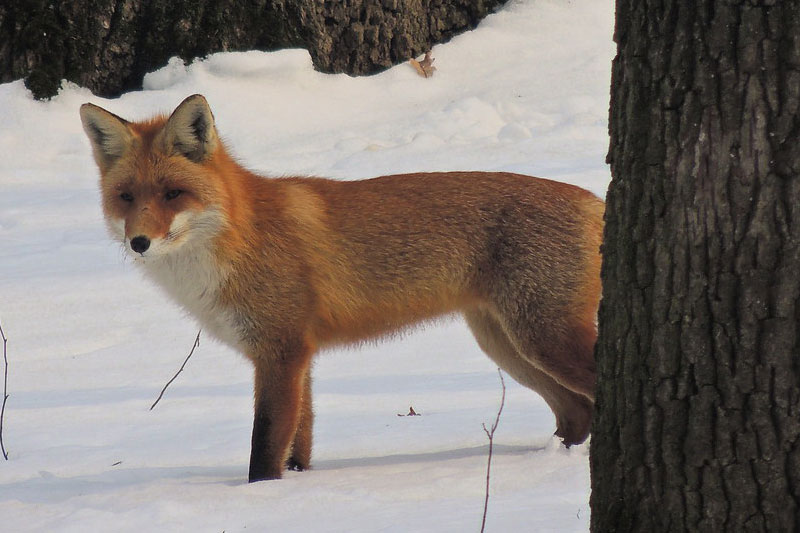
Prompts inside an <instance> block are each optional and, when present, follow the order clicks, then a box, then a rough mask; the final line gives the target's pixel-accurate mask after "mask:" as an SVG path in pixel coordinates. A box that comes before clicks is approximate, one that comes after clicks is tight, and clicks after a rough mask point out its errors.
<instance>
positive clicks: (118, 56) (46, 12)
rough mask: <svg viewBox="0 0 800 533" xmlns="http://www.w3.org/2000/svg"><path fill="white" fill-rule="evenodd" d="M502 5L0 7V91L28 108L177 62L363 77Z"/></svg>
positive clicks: (200, 1) (213, 1) (202, 1)
mask: <svg viewBox="0 0 800 533" xmlns="http://www.w3.org/2000/svg"><path fill="white" fill-rule="evenodd" d="M505 1H506V0H344V1H332V0H70V1H69V2H63V1H53V0H17V1H13V2H2V3H0V82H8V81H12V80H16V79H20V78H25V85H26V86H27V87H28V88H29V89H30V90H31V91H32V92H33V94H34V96H35V97H36V98H48V97H51V96H54V95H55V94H56V93H57V92H58V89H59V87H60V85H61V80H62V79H66V80H69V81H72V82H75V83H77V84H79V85H81V86H84V87H88V88H89V89H91V90H92V92H94V93H95V94H97V95H100V96H106V97H108V96H116V95H119V94H120V93H122V92H124V91H128V90H133V89H137V88H140V87H141V84H142V79H143V77H144V74H145V73H147V72H151V71H153V70H155V69H158V68H160V67H162V66H164V65H165V64H166V63H167V61H168V59H169V58H170V57H173V56H179V57H181V58H182V59H184V60H185V61H187V62H188V61H191V60H192V59H194V58H198V57H204V56H206V55H208V54H211V53H214V52H222V51H234V50H238V51H241V50H275V49H279V48H287V47H302V48H306V49H308V51H309V53H310V54H311V59H312V61H313V63H314V66H315V67H316V68H317V69H318V70H320V71H322V72H330V73H334V72H345V73H347V74H351V75H362V74H372V73H376V72H379V71H381V70H383V69H386V68H388V67H390V66H392V65H394V64H397V63H400V62H403V61H406V60H408V59H410V58H411V57H414V56H418V55H421V54H422V53H423V52H425V51H426V50H429V49H430V48H431V47H432V46H433V45H434V44H436V43H441V42H444V41H447V40H448V39H450V38H451V37H453V36H454V35H457V34H458V33H460V32H463V31H466V30H469V29H472V28H474V27H475V26H476V25H477V24H478V22H479V21H480V20H481V19H482V18H483V17H485V16H486V15H487V14H488V13H490V12H491V10H492V9H494V8H496V7H497V6H498V5H500V4H503V3H504V2H505Z"/></svg>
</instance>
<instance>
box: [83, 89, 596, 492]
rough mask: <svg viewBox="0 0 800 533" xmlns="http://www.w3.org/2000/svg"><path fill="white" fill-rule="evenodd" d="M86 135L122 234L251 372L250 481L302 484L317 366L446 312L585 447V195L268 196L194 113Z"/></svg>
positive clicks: (487, 186)
mask: <svg viewBox="0 0 800 533" xmlns="http://www.w3.org/2000/svg"><path fill="white" fill-rule="evenodd" d="M81 118H82V120H83V123H84V128H85V130H86V132H87V134H88V136H89V138H90V140H91V141H92V148H93V151H94V155H95V159H96V161H97V164H98V167H99V168H100V173H101V190H102V197H103V208H104V212H105V214H106V218H107V220H108V223H109V228H110V229H111V231H112V233H114V234H115V235H116V236H117V237H118V238H120V240H122V241H123V242H124V243H125V246H126V248H128V250H129V251H130V252H131V254H132V255H133V256H134V258H135V260H136V261H137V262H139V263H141V264H142V267H143V268H144V269H145V271H146V272H147V273H148V274H150V275H151V276H152V277H153V278H154V279H155V280H156V281H157V282H158V283H160V284H161V285H162V286H163V287H164V289H165V290H166V291H167V292H168V293H169V294H170V295H171V296H172V297H173V298H175V299H176V301H178V303H180V304H181V305H183V306H184V307H186V308H187V309H188V310H189V311H190V312H191V313H192V314H194V315H195V316H196V317H197V319H198V320H199V321H200V323H201V324H202V325H203V327H204V329H205V330H206V331H208V332H210V333H211V334H212V335H214V336H216V337H218V338H219V339H221V340H222V341H223V342H226V343H228V344H230V345H231V346H233V347H235V348H236V349H238V350H240V351H241V352H242V353H244V354H246V355H247V356H248V357H249V358H250V359H251V360H252V361H253V363H254V365H255V416H254V426H253V443H252V450H251V460H250V480H251V481H255V480H259V479H271V478H278V477H280V476H281V471H282V470H283V468H284V466H285V465H286V464H288V465H289V466H290V467H292V468H297V469H304V468H307V467H308V466H309V463H310V455H311V437H312V423H313V412H312V409H311V375H310V365H311V359H312V356H313V354H314V353H315V352H316V351H317V350H318V349H319V348H324V347H326V346H332V345H336V344H343V343H355V342H360V341H363V340H365V339H372V338H378V337H381V336H384V335H389V334H392V333H393V332H396V331H398V330H400V329H402V328H406V327H408V326H410V325H413V324H416V323H419V322H423V321H426V320H429V319H432V318H435V317H437V316H441V315H443V314H448V313H454V312H463V313H464V314H465V316H466V317H467V321H468V323H469V325H470V327H471V328H472V330H473V332H474V333H475V336H476V338H477V339H478V341H479V343H480V345H481V347H482V348H483V350H484V351H486V353H487V354H488V355H489V356H490V357H491V358H492V359H493V360H495V361H496V362H497V364H498V365H500V366H501V367H502V368H504V369H505V370H506V371H507V372H508V373H509V374H510V375H511V376H512V377H514V378H515V379H517V380H518V381H519V382H521V383H523V384H524V385H526V386H528V387H530V388H532V389H534V390H536V391H538V392H539V393H541V394H542V396H543V397H544V398H545V400H546V401H547V402H548V404H549V405H550V407H551V408H552V409H553V412H554V413H555V415H556V421H557V425H558V430H557V434H558V435H560V436H561V437H563V439H564V442H565V443H566V444H572V443H576V442H582V441H583V440H584V439H585V438H586V436H587V435H588V431H589V425H590V421H591V410H592V402H593V390H594V372H595V369H594V359H593V354H592V350H593V346H594V341H595V336H596V331H595V325H594V320H595V313H596V309H597V305H598V301H599V298H600V281H599V279H600V278H599V269H600V255H599V247H600V239H601V233H602V214H603V203H602V201H600V200H599V199H597V198H596V197H594V196H593V195H591V194H590V193H589V192H587V191H585V190H583V189H580V188H578V187H574V186H572V185H567V184H564V183H558V182H554V181H549V180H544V179H540V178H533V177H529V176H522V175H518V174H510V173H483V172H448V173H417V174H406V175H399V176H383V177H379V178H374V179H371V180H362V181H350V182H342V181H332V180H327V179H321V178H301V177H291V178H279V179H269V178H265V177H263V176H258V175H256V174H254V173H252V172H250V171H248V170H246V169H245V168H243V167H241V166H240V165H239V164H237V163H236V162H235V161H234V160H233V159H232V158H231V156H230V155H229V154H228V152H227V151H226V149H225V147H224V146H223V144H222V142H221V141H220V140H219V138H218V136H217V134H216V129H215V127H214V122H213V117H212V115H211V111H210V109H209V108H208V105H207V104H206V102H205V99H203V98H202V97H200V96H197V95H196V96H193V97H189V98H187V99H186V100H185V101H184V102H183V103H182V104H181V105H180V106H179V107H178V108H177V109H176V110H175V111H174V112H173V114H172V115H171V116H170V117H165V116H161V117H156V118H154V119H152V120H150V121H147V122H141V123H130V122H127V121H125V120H123V119H121V118H119V117H116V116H115V115H112V114H111V113H109V112H107V111H105V110H102V109H100V108H97V107H95V106H91V105H89V104H87V105H85V106H83V108H82V109H81Z"/></svg>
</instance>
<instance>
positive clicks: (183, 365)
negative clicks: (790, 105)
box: [150, 330, 202, 411]
mask: <svg viewBox="0 0 800 533" xmlns="http://www.w3.org/2000/svg"><path fill="white" fill-rule="evenodd" d="M200 331H202V330H199V331H198V332H197V337H195V339H194V345H193V346H192V349H191V351H190V352H189V355H187V356H186V359H184V360H183V364H182V365H181V367H180V368H179V369H178V371H177V372H175V375H174V376H172V379H171V380H169V381H167V384H166V385H164V388H163V389H161V394H159V395H158V398H156V401H155V402H153V405H151V406H150V410H151V411H152V410H153V407H155V406H156V404H157V403H158V402H159V401H161V397H162V396H164V391H166V390H167V387H169V386H170V384H171V383H172V382H173V381H175V378H177V377H178V374H180V373H181V372H183V367H185V366H186V363H187V362H188V361H189V358H190V357H191V356H192V354H193V353H194V349H195V348H197V347H198V346H200Z"/></svg>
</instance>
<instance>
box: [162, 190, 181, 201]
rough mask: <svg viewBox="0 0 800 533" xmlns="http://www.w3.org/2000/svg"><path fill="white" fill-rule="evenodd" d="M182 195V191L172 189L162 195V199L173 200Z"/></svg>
mask: <svg viewBox="0 0 800 533" xmlns="http://www.w3.org/2000/svg"><path fill="white" fill-rule="evenodd" d="M182 193H183V191H182V190H180V189H172V190H171V191H167V194H165V195H164V198H166V199H167V200H174V199H175V198H177V197H178V196H180V195H181V194H182Z"/></svg>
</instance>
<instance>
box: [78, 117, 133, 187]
mask: <svg viewBox="0 0 800 533" xmlns="http://www.w3.org/2000/svg"><path fill="white" fill-rule="evenodd" d="M81 122H82V123H83V130H84V131H85V132H86V135H87V136H88V137H89V140H90V141H91V142H92V152H93V153H94V160H95V161H96V162H97V166H98V167H100V172H105V171H106V170H108V169H109V168H110V167H111V165H113V164H114V162H115V161H116V160H117V159H119V158H120V157H122V155H123V154H124V153H125V151H126V150H127V149H128V147H129V146H130V144H131V140H132V138H133V136H132V135H131V131H130V129H128V121H127V120H125V119H124V118H120V117H118V116H117V115H115V114H114V113H109V112H108V111H106V110H105V109H103V108H102V107H98V106H96V105H93V104H83V105H82V106H81Z"/></svg>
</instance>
